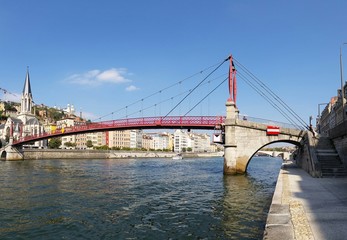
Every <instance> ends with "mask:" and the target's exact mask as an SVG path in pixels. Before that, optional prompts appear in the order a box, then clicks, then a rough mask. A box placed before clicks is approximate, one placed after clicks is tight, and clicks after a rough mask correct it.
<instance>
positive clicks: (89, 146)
mask: <svg viewBox="0 0 347 240" xmlns="http://www.w3.org/2000/svg"><path fill="white" fill-rule="evenodd" d="M86 146H87V148H92V147H93V142H92V141H91V140H88V141H87V143H86Z"/></svg>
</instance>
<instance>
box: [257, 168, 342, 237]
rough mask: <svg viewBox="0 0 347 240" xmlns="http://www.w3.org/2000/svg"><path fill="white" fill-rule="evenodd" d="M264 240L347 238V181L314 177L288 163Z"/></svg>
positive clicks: (269, 217)
mask: <svg viewBox="0 0 347 240" xmlns="http://www.w3.org/2000/svg"><path fill="white" fill-rule="evenodd" d="M264 239H270V240H272V239H288V240H291V239H302V240H311V239H315V240H321V239H322V240H323V239H324V240H329V239H331V240H339V239H347V178H313V177H311V176H310V175H309V174H308V173H306V172H305V171H304V170H302V169H301V168H298V167H296V165H295V164H294V163H292V162H288V163H284V164H283V167H282V169H281V171H280V174H279V176H278V181H277V185H276V190H275V193H274V196H273V199H272V205H271V207H270V210H269V214H268V219H267V223H266V227H265V232H264Z"/></svg>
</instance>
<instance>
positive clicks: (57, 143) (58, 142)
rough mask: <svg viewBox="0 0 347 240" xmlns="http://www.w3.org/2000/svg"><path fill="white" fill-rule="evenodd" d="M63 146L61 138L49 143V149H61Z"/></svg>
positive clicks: (53, 139)
mask: <svg viewBox="0 0 347 240" xmlns="http://www.w3.org/2000/svg"><path fill="white" fill-rule="evenodd" d="M60 146H61V139H60V138H52V139H51V140H50V141H49V142H48V147H49V148H55V149H57V148H59V147H60Z"/></svg>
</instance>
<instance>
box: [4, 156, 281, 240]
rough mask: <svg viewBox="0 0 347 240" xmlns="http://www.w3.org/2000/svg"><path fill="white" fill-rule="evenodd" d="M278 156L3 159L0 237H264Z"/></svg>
mask: <svg viewBox="0 0 347 240" xmlns="http://www.w3.org/2000/svg"><path fill="white" fill-rule="evenodd" d="M280 164H281V162H280V161H279V160H278V159H277V160H276V159H272V158H258V159H253V160H252V162H251V164H250V165H249V169H248V174H247V175H245V176H223V169H222V168H223V159H221V158H213V159H188V160H186V159H185V160H183V161H182V160H181V161H172V160H168V159H125V160H111V159H110V160H83V159H81V160H37V161H23V162H0V189H1V201H0V222H1V223H2V224H1V226H0V239H28V238H30V239H46V238H49V239H259V238H261V237H262V233H263V229H264V225H265V220H266V214H267V211H268V207H269V204H270V201H271V197H272V193H273V191H274V187H275V183H276V180H277V174H278V171H279V168H280Z"/></svg>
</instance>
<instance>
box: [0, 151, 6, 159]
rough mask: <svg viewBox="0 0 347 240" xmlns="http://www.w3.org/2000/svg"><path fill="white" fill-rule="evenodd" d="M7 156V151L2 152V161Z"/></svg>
mask: <svg viewBox="0 0 347 240" xmlns="http://www.w3.org/2000/svg"><path fill="white" fill-rule="evenodd" d="M6 155H7V153H6V151H5V150H4V151H2V152H1V159H6Z"/></svg>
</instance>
